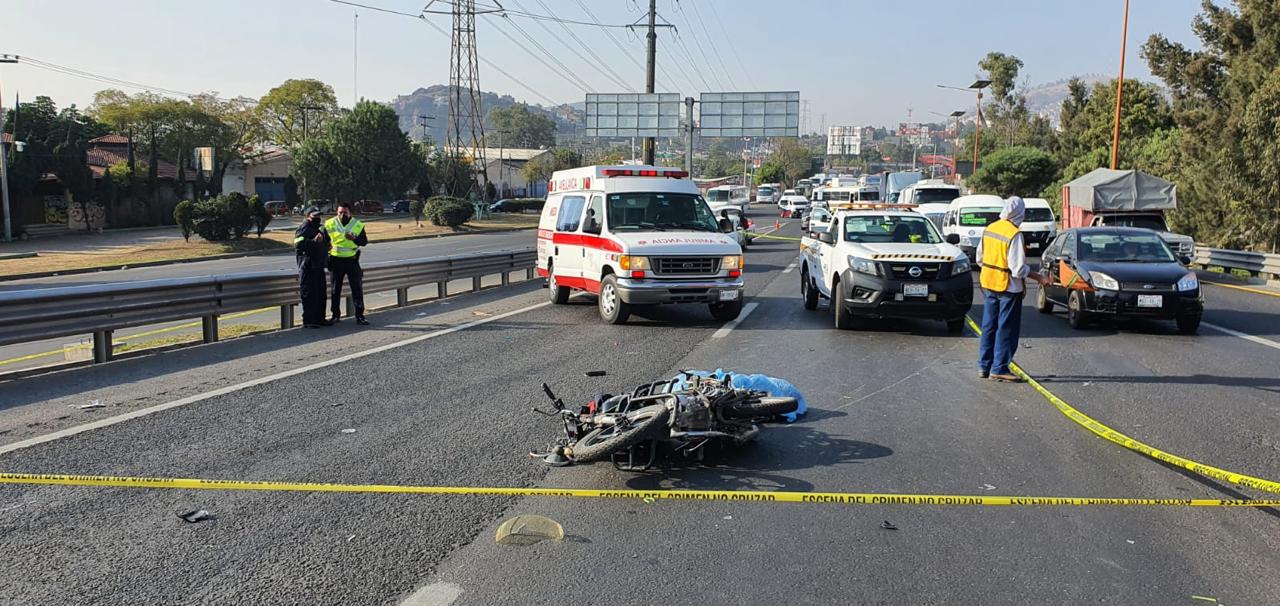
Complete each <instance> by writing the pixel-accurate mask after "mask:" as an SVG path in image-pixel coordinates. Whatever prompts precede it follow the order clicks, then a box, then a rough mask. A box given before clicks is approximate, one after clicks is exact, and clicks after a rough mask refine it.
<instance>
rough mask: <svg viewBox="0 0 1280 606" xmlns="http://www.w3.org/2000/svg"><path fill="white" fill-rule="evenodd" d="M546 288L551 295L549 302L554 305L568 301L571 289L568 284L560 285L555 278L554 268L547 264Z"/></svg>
mask: <svg viewBox="0 0 1280 606" xmlns="http://www.w3.org/2000/svg"><path fill="white" fill-rule="evenodd" d="M547 290H548V291H549V293H550V296H551V302H552V303H554V304H556V305H564V304H565V303H568V302H569V295H570V294H572V292H573V290H572V289H570V288H569V287H568V286H561V285H560V283H559V282H558V281H557V280H556V268H555V267H554V266H552V265H547Z"/></svg>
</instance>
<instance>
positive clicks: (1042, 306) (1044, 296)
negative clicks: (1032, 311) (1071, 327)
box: [1036, 286, 1054, 314]
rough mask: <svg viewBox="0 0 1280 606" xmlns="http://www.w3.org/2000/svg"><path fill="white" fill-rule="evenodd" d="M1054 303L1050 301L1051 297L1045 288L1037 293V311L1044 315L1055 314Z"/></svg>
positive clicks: (1041, 288)
mask: <svg viewBox="0 0 1280 606" xmlns="http://www.w3.org/2000/svg"><path fill="white" fill-rule="evenodd" d="M1053 307H1054V305H1053V301H1050V300H1049V295H1048V293H1047V292H1046V291H1045V288H1044V287H1043V286H1041V287H1040V288H1039V289H1037V291H1036V311H1038V312H1040V313H1042V314H1049V313H1053Z"/></svg>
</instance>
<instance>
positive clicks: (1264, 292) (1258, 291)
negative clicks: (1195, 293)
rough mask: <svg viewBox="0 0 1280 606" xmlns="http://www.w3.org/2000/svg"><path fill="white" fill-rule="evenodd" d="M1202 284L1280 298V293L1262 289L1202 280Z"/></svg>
mask: <svg viewBox="0 0 1280 606" xmlns="http://www.w3.org/2000/svg"><path fill="white" fill-rule="evenodd" d="M1200 283H1201V284H1212V285H1214V286H1220V287H1222V288H1230V289H1231V290H1239V291H1243V292H1251V293H1253V294H1256V295H1266V296H1268V297H1280V293H1277V292H1271V291H1269V290H1262V289H1261V288H1249V287H1248V286H1237V285H1235V284H1226V283H1224V282H1211V281H1209V280H1201V281H1200Z"/></svg>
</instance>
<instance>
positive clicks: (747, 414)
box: [724, 398, 800, 419]
mask: <svg viewBox="0 0 1280 606" xmlns="http://www.w3.org/2000/svg"><path fill="white" fill-rule="evenodd" d="M799 407H800V404H799V403H798V402H796V399H795V398H760V401H759V402H741V403H739V404H734V405H732V406H726V407H725V409H724V416H725V417H727V418H730V419H753V418H760V417H766V418H767V417H776V416H778V415H785V414H787V413H789V412H795V411H796V408H799Z"/></svg>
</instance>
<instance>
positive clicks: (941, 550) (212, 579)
mask: <svg viewBox="0 0 1280 606" xmlns="http://www.w3.org/2000/svg"><path fill="white" fill-rule="evenodd" d="M782 233H784V234H788V233H789V234H791V235H794V234H795V226H794V225H790V226H788V227H787V228H786V229H784V230H783V232H782ZM795 252H796V251H795V244H794V243H792V242H783V241H766V242H761V243H759V244H758V245H756V246H754V247H753V248H752V250H751V251H750V252H749V253H748V257H747V264H748V274H747V278H748V292H749V295H750V299H749V301H751V302H755V303H757V304H758V307H756V308H755V309H754V312H753V313H751V314H750V315H749V316H748V317H746V318H745V319H744V320H743V321H742V322H741V323H740V324H738V325H736V327H734V328H733V330H730V331H720V332H717V331H718V330H719V329H720V328H721V325H720V324H718V323H716V322H714V321H712V320H711V318H710V316H709V314H707V313H706V311H705V310H703V309H698V308H684V307H665V308H661V309H659V310H656V311H654V312H652V313H649V314H646V317H639V318H634V319H633V321H632V323H630V324H628V325H627V326H622V327H611V326H605V325H602V324H601V323H600V322H599V321H598V319H597V318H596V315H595V308H594V306H593V305H592V304H591V300H590V298H589V297H586V296H580V297H576V298H575V299H574V304H573V305H569V306H563V307H562V306H547V305H541V304H542V303H543V302H544V301H545V300H546V291H545V290H541V289H538V288H536V287H535V285H532V284H525V285H517V286H514V287H512V288H510V289H506V290H503V291H498V290H493V291H486V292H482V293H480V294H478V295H465V296H463V297H458V298H456V299H452V300H450V301H445V302H439V303H431V304H427V305H424V306H420V307H416V308H410V309H405V310H397V311H391V312H386V313H383V314H378V315H376V316H374V317H375V319H376V320H377V321H378V322H377V326H376V327H375V330H370V331H359V330H356V327H354V326H347V325H343V326H341V327H336V328H333V329H328V331H327V332H323V333H321V332H320V331H313V332H312V333H311V334H306V333H303V332H302V331H297V330H295V331H284V332H280V333H274V334H270V335H263V336H258V337H252V338H249V339H239V340H236V341H233V342H228V343H221V344H216V345H211V346H202V347H196V348H191V349H188V350H183V351H181V352H173V353H170V354H166V355H163V356H156V357H151V358H143V359H135V360H124V361H120V362H115V363H112V364H107V365H101V366H99V367H95V368H86V369H77V370H72V371H67V372H63V373H58V374H55V375H48V376H44V377H35V378H31V379H25V380H22V381H18V382H13V383H8V384H0V469H3V470H5V471H23V472H57V473H76V474H121V475H126V474H127V475H147V476H177V477H206V478H237V479H264V480H299V481H331V482H357V483H411V484H459V485H475V486H546V487H587V488H644V489H649V488H720V489H755V490H779V489H784V490H802V491H805V490H821V491H864V492H907V493H958V494H993V495H1028V496H1046V495H1051V496H1097V497H1172V498H1194V497H1204V498H1231V497H1232V496H1239V495H1241V494H1246V495H1250V493H1249V491H1244V492H1243V493H1238V492H1237V491H1236V489H1234V488H1232V487H1229V486H1221V485H1218V484H1217V483H1215V482H1212V481H1207V480H1204V479H1202V478H1199V477H1196V476H1192V475H1189V474H1188V473H1185V472H1182V471H1179V470H1176V469H1172V468H1169V467H1167V466H1164V465H1161V464H1158V463H1155V462H1153V461H1151V460H1149V459H1146V458H1144V457H1141V456H1139V455H1136V454H1134V453H1131V452H1129V451H1126V450H1123V449H1121V448H1119V447H1117V446H1115V445H1113V444H1110V443H1108V442H1105V441H1103V440H1100V439H1098V438H1096V437H1093V436H1092V435H1091V434H1089V433H1087V432H1086V431H1085V430H1083V429H1081V428H1079V427H1078V426H1076V425H1075V424H1073V423H1072V422H1070V421H1069V420H1067V419H1066V418H1065V417H1063V416H1062V415H1061V414H1060V413H1058V412H1057V411H1056V409H1054V408H1053V407H1052V406H1051V405H1050V404H1048V403H1047V402H1046V401H1045V400H1043V399H1042V398H1041V397H1040V396H1038V395H1037V394H1035V393H1034V392H1033V391H1032V390H1031V389H1030V388H1029V387H1026V386H1020V385H1004V384H996V383H991V382H988V381H983V380H979V379H978V378H977V377H976V373H975V369H974V365H973V361H974V359H975V357H976V349H977V343H976V339H974V338H973V337H972V336H971V335H966V336H963V337H956V336H950V335H948V334H946V331H945V329H944V326H943V325H942V323H940V322H936V323H935V322H914V321H911V322H878V323H868V324H864V325H863V326H862V327H861V330H857V331H847V332H846V331H836V330H834V329H833V328H831V320H830V315H829V311H828V309H827V307H826V305H825V304H824V305H823V306H821V307H820V308H819V310H817V311H812V312H811V311H805V310H804V309H802V307H801V304H800V299H799V295H798V281H799V277H798V272H796V271H788V267H790V266H791V263H792V261H793V260H794V258H795ZM1220 290H1222V289H1216V290H1211V291H1209V295H1210V301H1211V304H1210V307H1211V310H1210V313H1209V314H1208V315H1206V320H1207V321H1209V322H1212V323H1214V324H1217V325H1221V326H1224V327H1233V330H1236V331H1245V330H1251V331H1253V334H1255V335H1258V336H1261V337H1264V338H1266V339H1271V340H1276V335H1275V334H1274V331H1275V326H1276V324H1275V322H1274V317H1275V316H1274V314H1275V313H1276V311H1277V310H1276V309H1275V307H1273V305H1275V304H1276V303H1277V302H1274V301H1270V300H1268V299H1267V298H1265V297H1263V296H1261V295H1251V294H1247V293H1233V294H1230V295H1227V294H1223V293H1219V292H1218V291H1220ZM1236 294H1239V295H1240V296H1241V297H1242V298H1239V299H1236V298H1234V297H1235V296H1236ZM979 311H980V310H978V309H975V315H976V314H977V312H979ZM507 313H510V314H512V315H509V316H504V315H503V314H507ZM1268 316H1270V318H1271V319H1270V320H1269V319H1268ZM1024 318H1025V322H1024V339H1023V349H1022V350H1021V351H1020V352H1019V356H1018V359H1019V362H1020V363H1021V364H1022V365H1023V366H1024V367H1025V368H1026V369H1027V370H1028V371H1029V372H1031V373H1032V374H1034V375H1037V376H1040V377H1043V378H1045V382H1046V385H1048V386H1049V387H1050V388H1052V389H1054V390H1055V391H1057V392H1058V393H1059V394H1060V395H1061V396H1063V397H1064V398H1066V399H1067V400H1068V401H1070V402H1071V403H1073V404H1074V405H1076V406H1078V407H1079V408H1081V409H1082V410H1084V411H1085V412H1087V413H1089V414H1091V415H1093V416H1095V417H1096V418H1098V419H1100V420H1102V421H1104V422H1107V423H1109V424H1111V425H1113V426H1114V427H1116V428H1117V429H1119V430H1121V431H1125V432H1128V433H1130V434H1132V435H1134V436H1135V437H1139V438H1141V439H1144V440H1147V441H1149V442H1150V443H1152V444H1154V445H1156V446H1159V447H1162V448H1165V449H1167V450H1170V451H1173V452H1176V453H1179V454H1184V455H1187V456H1191V457H1194V458H1199V459H1201V460H1203V461H1204V462H1207V463H1211V464H1215V465H1219V466H1223V467H1227V468H1230V469H1233V470H1236V471H1241V472H1246V473H1252V474H1255V475H1260V476H1262V477H1266V478H1271V479H1276V478H1278V477H1280V456H1278V453H1280V450H1278V449H1277V446H1276V442H1275V432H1274V428H1275V427H1278V426H1280V395H1277V389H1276V388H1277V383H1280V380H1277V379H1276V377H1277V376H1280V372H1277V370H1280V351H1277V350H1276V349H1273V348H1271V347H1268V346H1266V345H1261V344H1259V343H1257V342H1254V341H1249V340H1246V339H1243V338H1240V337H1237V336H1233V335H1230V334H1226V333H1222V332H1217V331H1213V330H1211V329H1206V330H1205V331H1203V334H1202V335H1199V336H1194V337H1188V336H1182V335H1178V334H1176V333H1175V332H1174V331H1173V330H1172V328H1171V327H1168V326H1164V325H1159V324H1145V323H1144V324H1137V325H1122V326H1117V327H1099V328H1095V329H1091V330H1089V331H1084V332H1077V331H1072V330H1071V329H1070V328H1068V327H1067V326H1066V322H1065V320H1064V319H1063V318H1062V317H1060V315H1059V317H1050V316H1041V315H1039V314H1036V313H1035V312H1034V310H1032V309H1030V308H1028V309H1027V310H1026V314H1025V316H1024ZM478 321H479V322H485V323H483V324H475V325H473V326H471V327H470V328H466V329H463V330H457V331H455V332H450V333H447V334H439V335H438V336H436V337H433V338H431V339H428V340H423V341H421V342H415V343H412V344H408V345H404V346H401V347H397V348H395V349H390V350H388V351H383V352H380V353H377V354H375V355H370V356H367V357H362V358H358V359H354V360H350V361H347V362H343V363H342V364H340V365H337V366H331V367H326V368H319V369H315V370H310V371H305V372H301V373H300V374H297V375H295V376H291V377H288V378H285V379H282V380H277V381H268V382H265V383H262V384H258V385H254V386H250V387H245V388H243V389H230V391H229V392H228V393H223V394H222V395H216V396H214V397H210V398H207V399H203V400H200V401H197V402H194V403H191V404H188V405H186V406H182V407H179V408H172V409H168V410H164V411H161V412H156V413H154V414H150V415H148V416H144V417H141V418H136V419H132V420H129V421H126V422H122V423H119V424H114V425H110V426H108V427H104V428H101V429H96V430H93V431H88V432H84V433H78V434H75V435H70V436H67V437H62V438H60V439H56V440H51V441H48V442H45V443H41V444H38V445H33V446H30V447H28V448H24V449H21V450H16V451H12V452H8V451H7V449H6V446H4V445H5V444H13V443H15V442H17V441H19V440H24V439H28V438H33V437H39V436H42V435H49V434H50V432H54V431H59V430H64V429H67V428H71V427H75V426H77V425H79V424H82V423H84V422H86V421H88V420H96V419H103V418H107V417H110V416H113V415H118V414H122V413H127V412H133V411H139V410H144V409H146V407H149V406H154V405H156V404H163V403H165V402H170V401H174V400H177V399H178V398H182V397H187V396H192V395H197V394H201V393H205V392H209V391H211V390H214V389H218V388H231V387H234V385H235V384H237V383H239V382H241V381H247V380H252V379H260V378H264V377H269V376H271V374H272V373H278V372H282V371H289V370H291V369H297V368H300V367H302V366H303V365H306V364H314V363H318V362H324V361H325V360H330V359H333V358H335V357H336V356H338V355H340V354H342V353H347V352H350V351H358V350H361V349H367V348H370V347H376V346H380V345H388V344H393V343H397V342H401V341H403V340H404V339H406V338H414V337H415V336H417V337H421V336H423V335H428V334H434V333H433V331H439V330H440V329H446V328H448V327H458V326H461V325H464V323H467V322H472V323H474V322H478ZM1268 330H1270V331H1272V332H1267V331H1268ZM316 335H319V338H320V339H321V340H317V336H316ZM716 367H725V368H732V369H736V370H741V371H756V372H766V373H769V374H773V375H775V376H780V377H782V378H786V379H788V380H790V381H792V382H794V383H795V384H796V385H797V386H799V387H800V388H801V389H802V390H803V391H804V393H805V394H806V397H807V398H808V401H809V405H810V413H809V415H808V416H806V417H804V418H803V419H802V420H801V421H799V422H797V423H795V424H791V425H781V426H770V427H768V428H767V429H766V431H764V432H763V433H762V436H761V439H760V440H759V441H758V442H757V443H756V444H754V445H750V446H748V447H746V448H743V449H740V450H738V451H725V452H717V453H712V454H711V455H710V456H708V458H707V460H706V461H704V462H703V463H702V464H696V463H692V462H684V461H678V460H677V461H671V462H668V463H665V464H664V465H663V466H662V467H661V468H660V469H658V470H655V471H652V472H650V473H646V474H629V473H622V472H618V471H615V470H613V469H612V468H611V467H608V466H607V465H594V466H582V467H570V468H562V469H547V468H545V467H543V466H542V465H541V464H540V463H539V462H537V461H534V460H532V459H529V458H527V457H526V455H525V453H526V452H528V451H529V450H530V449H534V448H538V447H540V446H542V445H543V444H545V443H546V442H547V441H548V440H549V439H551V438H552V437H553V436H554V434H555V432H556V431H557V428H556V427H555V423H554V422H553V421H550V420H549V419H546V418H544V417H539V416H536V415H533V414H531V413H529V412H528V407H529V405H530V404H531V403H539V400H540V399H541V397H542V396H541V394H540V391H539V388H538V383H539V382H540V381H543V380H545V381H548V382H549V383H551V384H552V385H553V386H554V387H556V389H557V391H559V392H560V393H561V394H562V395H563V396H564V397H565V399H566V400H567V401H570V402H572V401H577V400H580V399H584V398H586V397H589V396H590V395H591V394H592V393H594V392H596V391H601V390H605V391H608V390H616V389H619V388H623V387H628V386H633V385H635V384H637V383H640V382H642V381H647V380H651V379H657V378H663V377H668V376H671V375H673V374H674V373H675V372H676V371H677V370H679V369H689V368H704V369H713V368H716ZM596 369H604V370H607V371H608V372H609V374H608V376H606V377H601V378H587V377H585V376H584V375H583V373H584V372H585V371H587V370H596ZM91 396H92V397H100V398H102V399H103V400H104V402H106V403H107V404H108V407H107V408H106V409H100V410H87V411H81V410H77V409H74V408H69V406H74V405H76V403H78V402H83V401H84V400H85V399H86V398H88V397H91ZM344 429H354V430H355V431H354V432H348V433H344V432H343V430H344ZM1250 496H1263V495H1258V494H1251V495H1250ZM196 508H203V509H207V510H209V511H211V512H213V513H214V515H215V516H217V517H216V519H214V520H211V521H207V522H202V523H199V524H186V523H184V522H182V521H180V520H178V519H177V518H176V517H175V515H174V513H175V512H178V511H183V510H187V509H196ZM516 513H536V514H542V515H548V516H551V517H552V518H554V519H557V520H559V521H560V522H561V523H562V524H563V525H564V527H565V530H566V532H567V533H568V535H569V537H568V539H567V540H565V541H562V542H554V543H541V544H538V545H533V546H528V547H512V546H501V545H497V544H495V543H494V542H493V532H494V530H495V528H496V526H497V524H498V523H499V522H500V520H501V519H503V518H505V517H507V516H510V515H514V514H516ZM885 521H888V522H891V524H892V525H894V526H896V528H897V530H886V529H884V528H882V527H881V525H882V523H883V522H885ZM1277 528H1280V513H1278V512H1276V511H1273V510H1218V509H1205V510H1190V509H1160V508H1126V509H1119V508H1096V507H1089V508H1084V507H1081V508H1074V507H1072V508H1025V509H1014V508H963V509H959V508H957V509H943V508H929V507H919V506H915V507H912V506H902V505H896V506H859V507H851V506H843V505H781V504H767V503H737V502H734V503H726V502H674V501H657V502H654V503H644V502H640V501H620V500H619V501H614V500H609V501H595V500H592V501H584V500H558V499H551V498H520V499H513V498H494V497H422V496H401V495H355V494H351V495H346V494H299V493H246V492H198V493H197V492H186V491H157V490H150V491H147V490H127V489H99V488H61V487H25V486H6V487H2V488H0V551H3V552H4V553H5V554H10V557H6V558H4V559H2V560H0V580H3V582H0V602H13V603H22V604H81V603H119V604H125V603H128V604H143V603H166V604H171V603H181V604H188V603H189V604H204V603H260V604H293V603H306V604H394V603H400V602H406V603H444V602H440V601H436V602H433V601H432V600H431V599H428V598H427V597H425V596H429V595H434V596H443V595H448V596H456V601H455V602H454V603H458V604H529V603H553V602H554V603H601V602H606V601H607V602H610V603H619V604H650V603H678V604H683V603H752V604H776V603H799V604H807V603H858V604H867V603H886V604H889V603H892V604H904V603H983V604H1025V603H1055V604H1056V603H1080V602H1101V603H1120V604H1180V603H1185V604H1193V603H1205V602H1203V601H1197V600H1195V599H1193V598H1192V597H1191V596H1193V595H1196V596H1207V597H1212V598H1215V599H1216V600H1218V601H1219V602H1220V603H1223V604H1233V605H1234V604H1270V603H1276V602H1277V600H1278V599H1280V580H1277V578H1278V577H1277V575H1276V574H1275V571H1276V570H1280V550H1278V548H1280V533H1278V532H1277ZM415 592H418V593H416V594H415Z"/></svg>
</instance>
